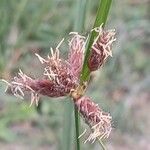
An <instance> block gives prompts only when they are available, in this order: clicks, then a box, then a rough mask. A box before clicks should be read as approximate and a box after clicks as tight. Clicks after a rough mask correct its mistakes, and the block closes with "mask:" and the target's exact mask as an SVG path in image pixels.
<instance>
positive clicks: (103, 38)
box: [88, 26, 115, 71]
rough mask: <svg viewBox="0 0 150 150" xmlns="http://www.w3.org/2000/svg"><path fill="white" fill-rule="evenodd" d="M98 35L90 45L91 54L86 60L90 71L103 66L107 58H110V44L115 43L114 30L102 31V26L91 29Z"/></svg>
mask: <svg viewBox="0 0 150 150" xmlns="http://www.w3.org/2000/svg"><path fill="white" fill-rule="evenodd" d="M93 30H94V31H96V32H97V33H98V36H97V37H96V39H95V40H94V43H93V45H92V50H91V54H90V56H89V60H88V67H89V69H90V71H96V70H97V69H99V67H100V66H101V65H102V64H104V62H105V60H106V59H107V57H108V56H112V51H111V48H112V43H113V42H114V41H115V38H114V36H115V30H107V31H104V30H103V28H102V26H100V27H98V28H95V29H93Z"/></svg>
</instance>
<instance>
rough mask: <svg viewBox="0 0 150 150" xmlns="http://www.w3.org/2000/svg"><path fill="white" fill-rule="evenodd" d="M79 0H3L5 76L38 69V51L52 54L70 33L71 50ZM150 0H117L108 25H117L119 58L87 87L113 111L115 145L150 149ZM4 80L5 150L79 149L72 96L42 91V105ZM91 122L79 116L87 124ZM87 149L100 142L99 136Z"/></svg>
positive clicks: (0, 53) (92, 10)
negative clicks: (45, 94) (13, 90)
mask: <svg viewBox="0 0 150 150" xmlns="http://www.w3.org/2000/svg"><path fill="white" fill-rule="evenodd" d="M76 2H77V1H76V0H0V78H3V79H6V80H10V79H11V78H12V77H13V76H14V75H16V74H17V72H18V69H19V68H21V69H22V70H23V72H25V73H26V74H28V75H30V76H32V77H35V76H36V77H38V76H39V75H40V74H41V71H40V63H39V61H38V59H37V58H36V57H35V55H34V53H39V54H40V55H42V56H46V55H47V54H48V53H49V52H50V47H56V46H57V44H58V43H59V41H60V40H61V39H62V38H63V37H64V38H66V42H64V44H63V45H62V46H61V55H62V56H63V57H66V54H67V50H68V48H67V40H68V34H69V32H71V31H73V26H74V23H75V22H76V13H78V12H77V10H76ZM97 6H98V0H87V4H86V15H85V25H84V30H83V32H82V34H83V35H87V33H88V32H89V31H90V30H91V28H92V25H93V23H94V20H95V16H96V11H97ZM149 6H150V3H149V1H148V0H142V1H141V0H123V1H120V0H115V1H114V2H113V4H112V7H111V10H110V13H109V18H108V22H107V26H106V28H108V29H109V28H115V29H116V31H117V41H116V42H115V44H114V46H113V58H109V60H108V61H107V63H106V64H105V65H104V67H102V68H101V69H100V70H99V71H98V72H95V73H94V74H93V81H92V84H91V85H90V87H89V89H88V91H87V95H89V96H90V97H92V98H93V100H94V101H95V102H96V103H98V104H99V105H100V106H101V107H102V108H103V109H104V110H105V111H107V112H110V113H111V115H112V116H113V122H112V124H113V131H112V133H111V136H110V138H109V139H107V140H106V141H105V144H106V146H107V148H108V149H109V150H131V149H132V150H148V149H150V142H149V141H150V128H149V127H150V76H149V74H150V59H149V58H150V24H149V23H150V22H149V19H150V13H149V12H150V9H149V8H150V7H149ZM5 88H6V84H5V83H3V82H0V149H1V150H67V149H68V150H69V149H70V150H75V136H74V118H73V106H72V104H71V102H70V101H69V100H68V99H66V98H61V99H57V100H56V99H51V98H47V97H42V98H41V101H42V103H41V104H40V106H39V108H38V109H37V108H36V107H35V106H32V107H30V108H29V104H30V98H26V99H25V100H21V99H18V98H16V97H14V96H12V95H9V94H7V93H5ZM85 128H88V127H87V126H86V125H85V123H84V122H83V121H82V120H81V131H80V132H82V131H84V129H85ZM85 139H86V136H84V137H82V138H81V143H82V144H81V146H82V149H83V150H84V149H86V150H98V149H100V146H99V144H98V143H97V142H96V143H95V144H89V143H87V144H83V143H84V140H85Z"/></svg>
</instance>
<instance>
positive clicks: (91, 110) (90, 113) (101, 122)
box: [74, 96, 112, 143]
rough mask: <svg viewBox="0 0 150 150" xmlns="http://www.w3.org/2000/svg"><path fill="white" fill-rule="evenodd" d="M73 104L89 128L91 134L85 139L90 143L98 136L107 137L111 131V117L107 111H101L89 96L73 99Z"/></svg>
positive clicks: (99, 137) (100, 137)
mask: <svg viewBox="0 0 150 150" xmlns="http://www.w3.org/2000/svg"><path fill="white" fill-rule="evenodd" d="M74 102H75V106H76V108H77V109H78V111H79V112H80V114H81V115H82V117H83V118H84V120H85V122H86V123H87V124H88V125H89V126H90V128H91V134H90V135H89V137H88V138H87V140H86V141H85V143H86V142H87V141H91V142H92V143H93V142H94V141H95V140H96V139H97V138H98V139H102V138H108V137H109V134H110V132H111V129H112V127H111V120H112V117H111V116H110V114H109V113H106V112H103V111H102V110H101V109H100V107H99V106H98V105H97V104H95V103H94V102H92V101H91V99H90V98H89V97H85V96H84V97H81V98H79V99H77V100H75V101H74Z"/></svg>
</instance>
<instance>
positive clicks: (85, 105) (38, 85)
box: [5, 26, 115, 142]
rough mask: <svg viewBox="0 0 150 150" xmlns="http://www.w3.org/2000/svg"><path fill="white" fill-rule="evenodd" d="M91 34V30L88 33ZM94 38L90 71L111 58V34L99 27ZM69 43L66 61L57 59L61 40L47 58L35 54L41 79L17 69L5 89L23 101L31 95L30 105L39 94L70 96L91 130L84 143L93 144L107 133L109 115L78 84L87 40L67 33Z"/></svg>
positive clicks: (109, 128)
mask: <svg viewBox="0 0 150 150" xmlns="http://www.w3.org/2000/svg"><path fill="white" fill-rule="evenodd" d="M92 32H93V31H92ZM94 32H97V37H96V38H95V40H94V43H93V45H92V47H91V53H90V55H89V58H88V67H89V70H90V72H92V71H95V70H98V69H99V68H100V66H101V65H103V64H104V62H105V60H106V59H107V57H108V56H112V52H111V47H112V43H113V42H114V41H115V38H114V36H115V31H114V30H108V31H104V30H103V29H102V27H101V26H100V27H98V28H95V29H94ZM71 35H72V38H71V40H70V41H69V44H68V45H69V54H68V58H67V60H64V59H62V58H60V55H59V47H60V45H61V44H62V42H63V40H64V39H63V40H62V41H61V42H60V43H59V44H58V46H57V47H56V48H55V50H53V49H52V48H51V56H49V55H48V57H47V58H42V57H41V56H39V55H38V54H35V55H36V56H37V57H38V59H39V60H40V62H41V64H42V65H43V76H42V77H41V78H39V79H33V78H31V77H28V76H27V75H25V74H24V73H23V72H22V71H21V70H20V71H19V73H18V76H17V77H14V78H13V79H12V81H11V82H10V83H8V82H7V81H5V82H7V83H8V86H9V88H10V89H11V91H12V93H13V94H14V95H15V96H17V97H20V98H23V97H24V95H25V93H28V94H31V104H30V106H31V105H32V104H33V103H34V102H35V103H36V105H38V101H39V95H44V96H49V97H62V96H70V97H71V98H72V99H73V102H74V104H75V106H76V108H77V109H78V111H79V113H80V114H81V116H82V117H83V118H84V120H85V122H86V123H87V124H88V125H89V126H90V128H91V134H90V135H89V137H88V138H87V140H86V141H85V142H87V141H92V142H94V141H95V140H96V139H97V138H98V139H101V138H107V137H109V134H110V132H111V129H112V127H111V120H112V118H111V116H110V114H109V113H106V112H103V111H102V110H101V108H99V106H98V105H97V104H95V103H94V102H92V100H91V99H90V98H89V97H86V96H84V92H85V89H86V87H87V86H86V85H83V84H82V85H80V76H81V70H82V67H83V61H84V51H85V46H86V43H87V39H86V38H85V37H84V36H81V35H79V34H78V33H71Z"/></svg>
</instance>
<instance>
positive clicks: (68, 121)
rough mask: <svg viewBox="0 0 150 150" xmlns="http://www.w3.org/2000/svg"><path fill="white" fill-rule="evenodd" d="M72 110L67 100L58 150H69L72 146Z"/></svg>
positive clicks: (71, 105)
mask: <svg viewBox="0 0 150 150" xmlns="http://www.w3.org/2000/svg"><path fill="white" fill-rule="evenodd" d="M72 110H73V104H72V103H71V101H68V99H66V100H65V103H64V123H63V124H64V127H63V131H62V139H63V140H62V141H63V142H62V143H61V147H60V148H59V149H60V150H70V148H71V144H72V138H71V137H72V132H71V131H72Z"/></svg>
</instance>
